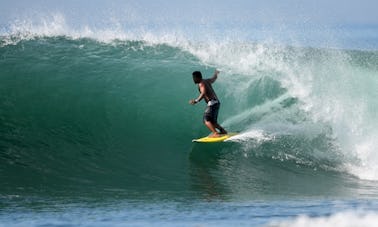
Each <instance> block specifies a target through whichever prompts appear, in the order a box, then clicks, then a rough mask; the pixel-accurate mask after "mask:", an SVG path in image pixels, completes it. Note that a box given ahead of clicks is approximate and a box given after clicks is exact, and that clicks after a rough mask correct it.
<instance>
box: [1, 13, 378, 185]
mask: <svg viewBox="0 0 378 227" xmlns="http://www.w3.org/2000/svg"><path fill="white" fill-rule="evenodd" d="M26 31H29V32H26ZM161 34H163V35H161ZM377 55H378V53H377V52H376V51H353V50H341V49H329V48H312V47H295V46H290V45H282V44H277V43H276V44H275V43H264V42H246V41H235V40H227V39H224V40H219V39H212V38H211V37H207V38H206V40H195V39H187V38H185V36H182V35H179V34H174V33H164V32H162V33H159V32H158V33H148V32H140V33H139V32H135V31H131V32H130V33H126V32H124V31H119V30H117V29H114V28H110V30H101V31H98V30H96V31H94V30H91V29H89V28H87V29H86V30H85V29H84V30H72V29H71V28H69V26H67V25H65V22H64V18H63V17H61V16H59V15H58V16H56V17H54V20H52V21H51V23H48V24H47V25H46V24H45V25H43V26H42V25H37V26H36V25H35V24H29V25H28V24H25V23H21V24H18V25H14V27H13V28H11V29H10V31H8V34H5V35H3V36H2V38H1V40H0V56H1V59H0V68H1V77H0V80H1V83H0V84H1V85H0V93H1V96H0V97H1V98H0V103H1V106H2V107H3V108H2V109H1V111H0V126H1V127H0V128H1V131H0V148H1V149H0V150H1V157H0V162H1V167H0V168H1V171H0V177H1V179H2V181H3V182H5V185H6V186H8V188H9V189H13V188H15V187H28V186H30V187H37V186H38V185H45V186H46V187H55V186H57V185H58V186H57V187H62V185H71V186H72V185H75V184H78V185H87V186H94V185H102V187H105V188H106V187H111V188H128V189H130V188H131V189H133V188H134V189H138V190H140V189H145V190H154V188H156V189H159V190H161V189H163V190H175V189H178V190H188V189H187V188H190V186H188V182H191V181H192V183H191V184H194V185H197V184H201V185H205V184H206V182H202V181H199V182H198V179H195V180H193V176H194V178H196V177H195V176H198V174H200V175H201V176H203V174H204V171H203V170H205V173H207V174H206V175H213V171H215V172H216V173H215V174H214V176H215V178H217V179H218V181H219V182H220V183H219V185H223V186H222V187H224V185H228V186H227V187H232V186H230V184H228V183H227V181H230V182H237V183H238V184H237V185H239V186H240V184H242V185H244V184H245V183H242V182H241V181H240V179H241V178H242V177H244V178H247V181H248V182H249V183H250V184H248V185H247V188H248V187H255V186H252V182H254V183H256V178H257V179H258V180H257V181H260V182H262V181H263V179H262V178H260V177H259V175H258V174H257V173H256V172H260V170H261V169H262V170H266V168H271V169H274V174H272V175H264V176H265V177H268V179H267V181H269V182H270V183H271V184H272V185H276V183H273V182H275V181H277V178H276V176H277V175H280V174H279V173H280V171H283V170H285V171H284V172H285V173H287V174H290V176H292V177H294V176H297V177H298V176H300V178H301V179H302V181H301V183H300V185H301V184H302V183H303V184H307V183H308V178H307V176H308V175H307V174H305V173H303V172H306V173H308V172H311V171H318V172H322V173H323V174H325V175H327V176H328V175H329V176H333V175H334V173H335V172H337V173H345V174H347V175H349V174H351V175H354V176H357V177H359V178H361V179H369V180H377V177H378V169H377V168H376V165H375V163H376V160H377V159H378V156H376V155H375V153H376V152H375V151H376V148H377V147H378V146H377V145H378V144H377V142H376V141H375V138H376V137H377V135H378V131H377V129H376V128H377V123H376V121H375V119H377V111H376V108H377V106H378V102H377V100H376V98H375V97H377V95H378V94H377V89H375V88H376V87H377V85H378V80H377V78H376V76H375V75H376V74H377V71H378V68H377V65H378V64H377V63H378V62H377V59H378V58H377ZM214 68H217V69H220V70H221V75H220V78H219V79H218V81H217V83H216V85H215V86H216V87H215V89H216V90H217V91H218V96H220V97H222V98H221V102H222V107H221V113H220V120H221V122H222V125H225V127H226V128H227V129H228V130H230V131H240V132H241V133H240V134H239V136H237V137H235V138H234V139H233V140H232V141H229V143H226V144H227V145H224V147H223V145H221V146H215V147H203V146H201V145H193V144H191V142H190V141H191V139H192V138H195V137H199V136H202V135H204V134H206V133H207V131H206V129H205V128H204V126H203V125H202V123H201V115H202V113H201V111H202V109H201V108H199V107H198V106H196V107H195V108H193V107H192V106H189V105H188V104H187V100H189V99H190V98H193V97H195V96H197V90H196V88H195V86H194V84H193V82H192V80H191V72H192V71H194V70H201V71H203V73H204V74H205V75H208V76H209V75H211V74H212V71H213V70H214ZM204 151H206V152H208V154H210V156H208V154H205V155H204V154H199V153H201V152H204ZM188 153H190V156H191V159H190V160H191V162H189V163H188V159H187V155H188ZM211 154H212V155H213V156H211ZM203 155H204V156H203ZM193 156H194V158H193ZM196 156H197V157H196ZM203 163H205V164H203ZM240 163H243V164H242V165H241V164H240ZM282 163H284V165H283V166H282ZM240 165H241V166H242V169H241V171H240V172H239V171H237V169H238V167H240ZM193 168H194V170H193ZM298 168H299V169H301V170H302V173H301V171H298ZM209 169H210V170H209ZM209 171H210V172H209ZM233 171H237V172H238V174H239V175H237V177H236V176H235V175H234V174H233V173H234V172H233ZM254 172H255V173H254ZM250 174H252V176H250ZM260 174H261V173H260ZM310 175H311V176H312V177H314V174H310ZM331 178H332V177H331ZM225 179H226V180H225ZM332 179H333V178H332ZM318 180H319V182H321V181H323V180H324V179H323V178H321V177H320V178H318ZM193 181H194V183H193ZM264 181H265V179H264ZM331 181H332V180H329V182H331ZM248 182H247V183H248ZM306 182H307V183H306ZM327 182H328V181H327ZM280 183H283V184H287V183H284V182H282V181H280ZM189 184H190V183H189ZM288 184H290V183H288ZM322 185H327V187H328V186H329V184H328V183H323V184H322ZM244 186H245V185H244ZM295 186H298V185H295ZM272 187H273V186H272ZM287 187H288V188H290V186H287ZM298 187H300V186H298ZM302 187H303V186H302ZM5 188H7V187H5ZM328 189H329V188H327V190H328ZM4 190H5V189H4ZM261 190H263V189H261ZM272 190H273V189H272ZM297 190H299V189H297ZM288 191H290V190H288ZM321 191H322V190H321ZM330 191H332V190H330Z"/></svg>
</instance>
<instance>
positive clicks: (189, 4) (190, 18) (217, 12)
mask: <svg viewBox="0 0 378 227" xmlns="http://www.w3.org/2000/svg"><path fill="white" fill-rule="evenodd" d="M0 2H1V8H0V23H1V24H6V23H9V22H11V21H12V20H16V19H20V18H21V19H25V18H28V17H34V16H35V15H43V14H48V13H57V12H59V13H62V14H63V15H65V16H67V17H68V18H75V19H76V20H80V21H88V22H89V21H92V22H93V23H96V22H97V21H100V20H103V19H109V17H116V18H117V19H118V20H120V21H123V22H126V23H132V22H138V23H139V22H144V23H152V22H153V21H155V22H156V21H157V22H159V21H162V20H163V21H165V22H167V21H171V22H172V21H176V22H178V21H179V22H180V23H181V22H186V23H219V22H224V21H227V22H233V23H246V22H248V23H251V22H253V23H256V24H279V23H287V24H298V23H308V24H327V25H341V24H343V25H345V24H353V25H356V24H357V25H377V24H378V16H377V12H376V11H377V9H378V1H377V0H228V1H227V0H191V1H188V0H165V1H163V0H91V1H85V0H65V1H61V0H33V1H30V0H0Z"/></svg>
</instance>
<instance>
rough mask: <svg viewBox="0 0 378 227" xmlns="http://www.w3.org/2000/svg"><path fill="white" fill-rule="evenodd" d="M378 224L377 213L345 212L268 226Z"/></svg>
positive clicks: (353, 226) (327, 226) (305, 217)
mask: <svg viewBox="0 0 378 227" xmlns="http://www.w3.org/2000/svg"><path fill="white" fill-rule="evenodd" d="M377 223H378V213H377V212H372V211H368V212H362V211H345V212H339V213H336V214H332V215H331V216H325V217H324V216H323V217H310V216H307V215H301V216H299V217H297V218H295V219H294V220H289V221H281V222H277V221H275V222H272V223H270V224H268V225H267V226H271V227H273V226H275V227H297V226H298V227H303V226H306V227H319V226H321V227H335V226H337V227H359V226H361V227H362V226H363V227H370V226H371V227H375V226H377Z"/></svg>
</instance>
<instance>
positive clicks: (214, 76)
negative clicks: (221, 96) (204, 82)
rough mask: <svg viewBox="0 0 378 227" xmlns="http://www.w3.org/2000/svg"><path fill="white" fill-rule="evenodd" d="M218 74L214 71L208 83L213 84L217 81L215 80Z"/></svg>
mask: <svg viewBox="0 0 378 227" xmlns="http://www.w3.org/2000/svg"><path fill="white" fill-rule="evenodd" d="M219 73H220V72H219V71H218V70H215V72H214V75H213V77H211V78H210V79H209V81H210V83H214V82H215V81H216V80H217V78H218V74H219Z"/></svg>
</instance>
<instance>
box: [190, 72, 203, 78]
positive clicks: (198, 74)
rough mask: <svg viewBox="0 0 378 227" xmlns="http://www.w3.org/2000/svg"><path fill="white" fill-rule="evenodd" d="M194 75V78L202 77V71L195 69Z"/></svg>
mask: <svg viewBox="0 0 378 227" xmlns="http://www.w3.org/2000/svg"><path fill="white" fill-rule="evenodd" d="M192 75H193V78H198V79H202V73H201V72H200V71H194V72H193V73H192Z"/></svg>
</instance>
